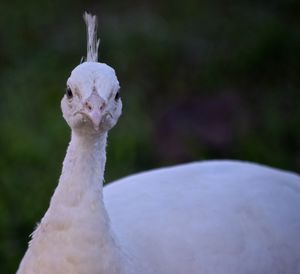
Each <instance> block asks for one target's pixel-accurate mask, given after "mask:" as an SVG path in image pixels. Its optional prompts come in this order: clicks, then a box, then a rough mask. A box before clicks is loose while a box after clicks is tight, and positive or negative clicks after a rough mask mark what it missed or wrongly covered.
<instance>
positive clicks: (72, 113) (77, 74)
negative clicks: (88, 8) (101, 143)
mask: <svg viewBox="0 0 300 274" xmlns="http://www.w3.org/2000/svg"><path fill="white" fill-rule="evenodd" d="M84 19H85V22H86V25H87V38H88V39H87V40H88V48H87V62H84V63H82V64H80V65H78V66H77V67H76V68H75V69H74V70H73V71H72V73H71V75H70V77H69V79H68V81H67V88H66V94H65V96H64V97H63V99H62V101H61V108H62V112H63V117H64V118H65V120H66V121H67V123H68V125H69V126H70V127H71V129H72V130H73V131H75V132H76V133H78V134H80V135H97V134H101V133H104V132H107V131H108V130H109V129H111V128H112V127H113V126H114V125H115V124H116V122H117V120H118V118H119V117H120V115H121V111H122V102H121V99H120V95H119V88H120V86H119V82H118V79H117V76H116V74H115V71H114V69H113V68H111V67H110V66H108V65H106V64H103V63H98V62H97V55H98V54H97V52H98V46H99V40H97V38H96V33H97V24H96V17H95V16H91V15H89V14H87V13H85V14H84Z"/></svg>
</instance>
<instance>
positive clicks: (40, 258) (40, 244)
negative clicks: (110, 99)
mask: <svg viewBox="0 0 300 274" xmlns="http://www.w3.org/2000/svg"><path fill="white" fill-rule="evenodd" d="M106 139H107V133H105V134H103V135H101V136H98V137H97V138H94V137H91V138H87V137H83V136H78V135H76V134H75V133H72V138H71V142H70V145H69V147H68V150H67V154H66V157H65V160H64V163H63V170H62V175H61V177H60V180H59V184H58V186H57V188H56V190H55V193H54V194H53V196H52V198H51V203H50V207H49V209H48V210H47V212H46V214H45V216H44V217H43V218H42V221H41V223H40V224H39V226H38V227H37V229H36V230H35V231H34V233H33V235H32V240H31V242H30V244H29V248H28V250H27V252H26V254H25V256H24V258H23V260H22V263H21V265H20V269H19V271H18V272H17V273H18V274H25V273H26V274H27V273H45V274H48V273H49V274H50V273H57V274H62V273H80V274H81V273H99V274H100V273H101V274H107V273H109V274H119V273H121V269H122V268H123V267H122V262H121V261H122V255H121V252H120V250H119V249H118V248H117V245H116V243H115V239H114V237H113V234H112V232H111V229H110V224H109V218H108V216H107V212H106V210H105V206H104V203H103V199H102V188H103V187H102V182H103V174H104V167H105V160H106V157H105V147H106ZM53 254H55V255H53ZM53 256H55V257H53ZM50 265H51V267H50ZM47 266H49V269H48V268H47Z"/></svg>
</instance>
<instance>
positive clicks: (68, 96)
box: [66, 87, 73, 99]
mask: <svg viewBox="0 0 300 274" xmlns="http://www.w3.org/2000/svg"><path fill="white" fill-rule="evenodd" d="M66 96H67V98H68V99H72V98H73V92H72V90H71V88H70V87H67V88H66Z"/></svg>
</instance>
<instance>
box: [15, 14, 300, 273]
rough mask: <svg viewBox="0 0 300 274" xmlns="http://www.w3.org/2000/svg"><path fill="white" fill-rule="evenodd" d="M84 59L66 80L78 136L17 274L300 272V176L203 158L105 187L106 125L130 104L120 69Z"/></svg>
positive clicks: (91, 22)
mask: <svg viewBox="0 0 300 274" xmlns="http://www.w3.org/2000/svg"><path fill="white" fill-rule="evenodd" d="M84 18H85V21H86V24H87V29H88V52H87V60H86V62H84V63H82V64H80V65H79V66H77V67H76V68H75V69H74V70H73V71H72V73H71V76H70V78H69V79H68V81H67V90H66V94H65V96H64V97H63V99H62V102H61V108H62V112H63V116H64V118H65V120H66V121H67V123H68V124H69V126H70V128H71V130H72V135H71V142H70V144H69V147H68V150H67V154H66V157H65V160H64V163H63V170H62V174H61V177H60V179H59V183H58V186H57V188H56V190H55V192H54V194H53V196H52V199H51V202H50V206H49V208H48V210H47V212H46V214H45V215H44V217H43V218H42V220H41V222H40V224H39V225H38V227H37V228H36V230H35V231H34V232H33V234H32V240H31V241H30V243H29V247H28V250H27V252H26V254H25V256H24V258H23V260H22V262H21V264H20V266H19V269H18V272H17V273H18V274H117V273H118V274H120V273H124V274H127V273H134V274H148V273H155V274H246V273H247V274H266V273H272V274H299V273H300V176H299V175H297V174H294V173H292V172H286V171H280V170H276V169H273V168H270V167H265V166H261V165H258V164H252V163H246V162H239V161H205V162H197V163H190V164H185V165H179V166H174V167H170V168H162V169H158V170H153V171H148V172H144V173H140V174H137V175H133V176H130V177H127V178H124V179H121V180H119V181H117V182H114V183H112V184H109V185H108V186H106V187H104V188H103V187H102V182H103V174H104V168H105V161H106V153H105V147H106V140H107V133H108V131H109V129H111V128H112V127H113V126H114V125H115V124H116V122H117V120H118V118H119V116H120V114H121V108H122V102H121V99H120V95H119V83H118V80H117V77H116V74H115V71H114V70H113V69H112V68H111V67H109V66H108V65H106V64H103V63H98V62H97V52H98V44H99V42H98V41H97V39H96V18H95V17H94V16H91V15H89V14H85V16H84Z"/></svg>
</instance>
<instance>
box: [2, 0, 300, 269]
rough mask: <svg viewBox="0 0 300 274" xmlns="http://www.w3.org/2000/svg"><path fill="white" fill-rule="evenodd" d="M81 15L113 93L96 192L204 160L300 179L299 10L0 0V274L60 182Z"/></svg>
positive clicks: (244, 0)
mask: <svg viewBox="0 0 300 274" xmlns="http://www.w3.org/2000/svg"><path fill="white" fill-rule="evenodd" d="M84 10H88V11H91V12H93V13H95V14H97V15H98V17H99V29H100V30H99V33H100V37H101V44H100V60H101V62H104V63H107V64H109V65H110V66H112V67H113V68H115V70H116V72H117V75H118V77H119V81H120V83H121V87H122V89H121V95H122V100H123V105H124V109H123V116H122V118H121V119H120V120H119V123H118V125H117V126H116V127H115V128H114V129H113V130H112V131H111V133H110V137H109V145H108V151H107V153H108V157H107V158H108V162H107V169H106V170H107V172H106V182H109V181H111V180H114V179H116V178H120V177H122V176H125V175H127V174H131V173H134V172H138V171H140V170H144V169H150V168H155V167H159V166H164V165H171V164H176V163H182V162H186V161H195V160H203V159H211V158H233V159H243V160H249V161H256V162H260V163H264V164H268V165H272V166H275V167H279V168H284V169H290V170H294V171H299V170H300V152H299V151H300V140H299V138H300V91H299V87H300V77H299V73H300V65H299V64H300V49H299V46H300V16H299V15H300V13H299V12H300V2H299V1H296V0H269V1H255V0H252V1H249V0H240V1H193V0H185V1H181V2H178V3H176V1H171V0H166V1H152V2H150V1H145V0H144V1H133V0H123V1H115V0H111V1H74V0H73V1H71V0H67V1H61V0H60V1H58V0H52V1H37V0H27V1H20V0H18V1H6V0H1V3H0V96H1V97H0V114H1V115H0V128H1V134H0V153H1V157H0V273H1V274H2V273H14V272H15V270H16V268H17V266H18V263H19V261H20V259H21V257H22V255H23V254H24V252H25V249H26V247H27V241H28V235H29V234H30V233H31V232H32V230H33V227H34V225H35V223H36V222H38V221H39V219H40V218H41V217H42V215H43V213H44V212H45V210H46V209H47V207H48V203H49V199H50V197H51V195H52V193H53V190H54V188H55V186H56V184H57V180H58V177H59V175H60V170H61V163H62V160H63V158H64V154H65V151H66V147H67V144H68V141H69V135H70V130H69V128H68V127H67V125H66V123H65V122H64V120H63V118H62V115H61V111H60V99H61V97H62V96H63V94H64V91H65V82H66V79H67V77H68V76H69V74H70V72H71V70H72V69H73V68H74V67H75V66H76V65H78V64H79V62H80V59H81V57H82V56H85V53H86V48H85V46H86V40H85V35H86V34H85V26H84V23H83V20H82V14H83V11H84Z"/></svg>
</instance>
